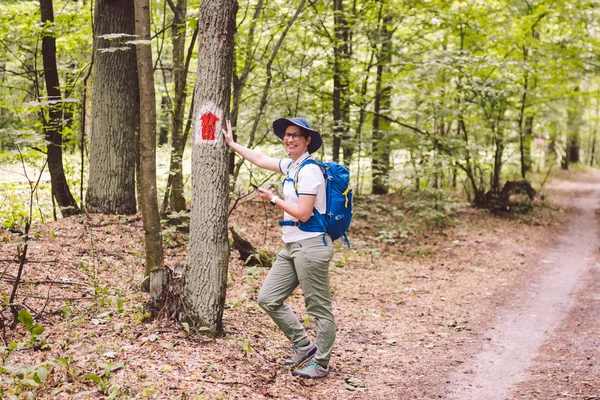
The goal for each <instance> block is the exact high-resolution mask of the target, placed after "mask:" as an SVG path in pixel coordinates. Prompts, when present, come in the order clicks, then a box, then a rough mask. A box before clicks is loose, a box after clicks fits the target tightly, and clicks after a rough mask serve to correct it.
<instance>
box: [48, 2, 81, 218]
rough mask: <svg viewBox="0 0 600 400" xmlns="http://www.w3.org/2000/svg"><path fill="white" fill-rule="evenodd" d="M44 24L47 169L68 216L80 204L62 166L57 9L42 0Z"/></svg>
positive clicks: (53, 190) (77, 212)
mask: <svg viewBox="0 0 600 400" xmlns="http://www.w3.org/2000/svg"><path fill="white" fill-rule="evenodd" d="M40 12H41V17H42V24H44V25H45V29H44V34H43V36H42V58H43V62H44V80H45V82H46V92H47V93H48V107H49V112H48V120H47V123H45V124H44V136H45V138H46V142H47V149H48V150H47V157H48V170H49V171H50V180H51V183H52V196H53V197H54V198H55V199H56V202H57V203H58V206H59V208H60V211H61V214H62V215H63V216H65V217H68V216H71V215H75V214H79V207H77V202H76V201H75V198H73V195H72V194H71V191H70V190H69V185H68V183H67V178H66V176H65V170H64V168H63V151H62V144H63V136H62V120H63V115H62V109H63V104H62V94H61V91H60V82H59V78H58V69H57V67H56V39H55V38H54V36H53V34H52V33H50V32H52V30H53V29H52V28H53V27H52V25H53V24H54V9H53V6H52V0H40Z"/></svg>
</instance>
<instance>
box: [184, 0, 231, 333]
mask: <svg viewBox="0 0 600 400" xmlns="http://www.w3.org/2000/svg"><path fill="white" fill-rule="evenodd" d="M236 13H237V2H236V1H235V0H222V1H221V2H202V3H201V5H200V20H199V36H200V38H202V39H201V40H200V41H199V51H198V68H197V73H196V77H197V78H196V90H195V94H194V97H195V101H194V104H195V106H194V107H195V108H194V115H193V118H194V128H193V135H192V208H191V219H190V241H189V248H188V258H187V265H186V269H185V272H184V278H183V285H182V305H183V316H182V317H183V320H185V321H187V322H188V323H189V324H190V326H192V327H195V328H200V327H204V328H207V329H208V330H209V331H210V333H212V334H219V333H221V332H222V330H223V308H224V305H225V292H226V288H227V268H228V264H229V241H228V238H227V214H228V203H229V176H228V168H227V167H228V152H227V145H226V144H225V141H224V140H223V136H222V134H221V127H222V126H224V124H222V123H223V121H225V120H226V117H227V115H226V114H227V113H228V110H229V100H230V96H231V76H232V62H233V37H234V32H235V15H236Z"/></svg>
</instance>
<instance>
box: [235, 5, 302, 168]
mask: <svg viewBox="0 0 600 400" xmlns="http://www.w3.org/2000/svg"><path fill="white" fill-rule="evenodd" d="M305 3H306V0H300V4H298V7H296V11H295V12H294V15H293V16H292V17H291V18H290V20H289V21H288V23H287V25H286V27H285V29H284V30H283V32H282V33H281V36H280V37H279V39H278V40H277V43H276V44H275V47H274V48H273V52H272V53H271V57H269V61H267V65H266V70H267V80H266V82H265V86H264V87H263V91H262V95H261V97H260V102H259V103H258V110H257V112H256V115H255V116H254V121H253V122H252V128H251V129H250V135H249V136H250V138H249V140H248V144H247V145H246V147H249V148H252V147H253V146H254V136H255V135H256V131H257V130H258V125H259V123H260V119H261V118H262V115H263V112H264V111H265V108H266V106H267V103H268V97H269V91H270V90H271V81H272V80H273V72H272V67H273V62H274V61H275V58H276V57H277V53H278V52H279V49H280V48H281V45H282V44H283V41H284V40H285V37H286V36H287V34H288V32H289V30H290V28H291V27H292V25H293V24H294V22H296V19H297V18H298V16H299V15H300V13H301V12H302V9H303V8H304V4H305ZM243 163H244V160H243V159H240V161H238V162H237V164H236V165H235V169H234V171H233V176H234V177H237V175H238V173H239V171H240V168H241V166H242V164H243Z"/></svg>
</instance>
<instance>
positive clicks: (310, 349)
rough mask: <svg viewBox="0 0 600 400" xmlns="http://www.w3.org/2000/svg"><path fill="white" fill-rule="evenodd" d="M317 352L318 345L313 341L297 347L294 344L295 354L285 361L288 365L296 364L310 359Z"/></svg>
mask: <svg viewBox="0 0 600 400" xmlns="http://www.w3.org/2000/svg"><path fill="white" fill-rule="evenodd" d="M316 352H317V345H316V344H314V343H313V342H312V341H311V342H310V343H309V344H307V345H306V346H304V347H296V346H294V355H293V356H292V358H290V359H288V360H285V362H284V363H283V364H284V365H286V366H290V367H291V366H296V365H300V364H302V363H303V362H304V361H306V360H308V359H309V358H311V357H312V356H314V355H315V353H316Z"/></svg>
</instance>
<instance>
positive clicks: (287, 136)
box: [283, 133, 303, 142]
mask: <svg viewBox="0 0 600 400" xmlns="http://www.w3.org/2000/svg"><path fill="white" fill-rule="evenodd" d="M301 137H303V136H302V135H300V134H299V133H286V134H285V135H283V140H293V141H294V142H297V141H298V140H300V138H301Z"/></svg>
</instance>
